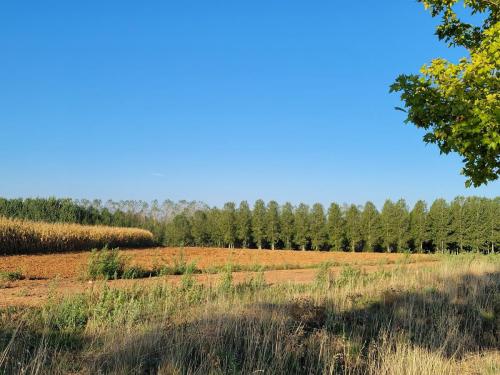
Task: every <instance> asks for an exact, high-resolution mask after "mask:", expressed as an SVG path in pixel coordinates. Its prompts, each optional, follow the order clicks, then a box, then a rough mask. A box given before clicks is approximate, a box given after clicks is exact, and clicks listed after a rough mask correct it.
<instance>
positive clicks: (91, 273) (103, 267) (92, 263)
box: [87, 247, 126, 280]
mask: <svg viewBox="0 0 500 375" xmlns="http://www.w3.org/2000/svg"><path fill="white" fill-rule="evenodd" d="M125 266H126V259H125V258H124V257H122V256H121V255H120V253H119V250H118V248H116V249H108V248H107V247H104V248H103V249H102V250H97V249H93V250H92V253H91V254H90V259H89V263H88V266H87V277H88V278H89V279H91V280H96V279H105V280H109V279H119V278H121V277H122V276H123V273H124V271H125Z"/></svg>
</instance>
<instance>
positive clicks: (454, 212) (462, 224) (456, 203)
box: [449, 197, 467, 252]
mask: <svg viewBox="0 0 500 375" xmlns="http://www.w3.org/2000/svg"><path fill="white" fill-rule="evenodd" d="M464 205H465V198H464V197H456V198H455V199H453V201H452V202H451V204H450V210H449V214H450V218H449V220H450V233H449V240H450V242H451V243H453V244H454V246H455V247H456V249H457V251H460V252H462V251H464V246H465V234H466V233H465V229H466V225H467V222H466V220H465V219H466V216H465V207H464Z"/></svg>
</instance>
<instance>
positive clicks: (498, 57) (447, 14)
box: [391, 0, 500, 186]
mask: <svg viewBox="0 0 500 375" xmlns="http://www.w3.org/2000/svg"><path fill="white" fill-rule="evenodd" d="M418 1H419V2H421V3H423V4H424V7H425V8H426V9H428V10H429V11H430V13H431V15H432V17H438V16H440V17H441V24H440V25H439V26H438V27H437V29H436V35H437V36H438V38H439V39H440V40H443V41H445V42H447V43H448V45H449V46H450V47H463V48H465V49H466V50H467V52H468V56H467V57H464V58H462V59H460V60H459V61H458V63H453V62H450V61H448V60H446V59H443V58H436V59H434V60H432V61H431V62H430V63H429V64H426V65H424V66H423V67H422V68H421V70H420V74H409V75H406V74H402V75H400V76H399V77H398V78H397V79H396V81H395V82H394V84H392V85H391V92H400V93H401V100H402V101H403V103H404V106H405V108H404V109H402V108H397V109H400V110H403V111H405V112H406V113H407V118H406V121H405V122H407V123H408V122H411V123H413V124H414V125H415V126H416V127H418V128H422V129H425V130H426V133H425V135H424V141H425V142H427V143H434V144H436V145H437V146H438V147H439V149H440V151H441V152H442V153H445V154H448V153H450V152H456V153H458V154H459V155H460V156H462V158H463V162H464V167H463V170H462V174H464V175H465V176H467V180H466V186H471V185H474V186H480V185H482V184H486V183H487V182H488V181H493V180H496V179H497V178H498V175H499V172H500V22H499V21H500V1H499V0H463V1H459V0H418ZM461 2H463V4H464V6H465V7H466V9H468V10H470V12H471V14H473V15H479V16H480V17H475V18H480V19H482V23H481V24H479V25H474V24H471V23H468V22H465V21H463V20H462V19H460V18H459V16H458V15H457V12H456V11H455V8H456V6H457V5H458V3H461Z"/></svg>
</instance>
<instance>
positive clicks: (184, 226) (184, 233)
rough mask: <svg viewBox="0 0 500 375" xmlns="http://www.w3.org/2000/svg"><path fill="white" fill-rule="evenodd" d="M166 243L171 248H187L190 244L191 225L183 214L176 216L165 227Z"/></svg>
mask: <svg viewBox="0 0 500 375" xmlns="http://www.w3.org/2000/svg"><path fill="white" fill-rule="evenodd" d="M166 231H167V234H166V237H167V239H168V243H169V244H170V245H172V246H188V245H190V244H191V223H190V222H189V219H188V218H187V217H186V215H185V214H184V213H182V214H178V215H176V216H175V217H174V219H173V220H172V221H171V222H170V223H169V224H168V225H167V228H166Z"/></svg>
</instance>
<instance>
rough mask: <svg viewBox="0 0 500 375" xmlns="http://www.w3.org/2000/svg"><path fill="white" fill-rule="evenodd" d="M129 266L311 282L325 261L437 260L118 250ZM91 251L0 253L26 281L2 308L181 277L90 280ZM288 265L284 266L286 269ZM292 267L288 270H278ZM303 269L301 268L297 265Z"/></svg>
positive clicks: (335, 264)
mask: <svg viewBox="0 0 500 375" xmlns="http://www.w3.org/2000/svg"><path fill="white" fill-rule="evenodd" d="M121 253H122V254H123V255H125V256H126V257H127V258H128V259H129V262H130V264H135V265H140V266H141V267H144V268H152V267H153V266H154V265H155V263H156V264H158V263H159V264H172V263H173V262H174V261H175V259H179V258H180V257H183V258H184V260H185V261H187V262H195V263H196V266H197V267H198V268H199V269H201V270H208V269H209V268H210V267H216V266H223V265H226V264H233V265H242V266H253V265H263V266H266V267H267V268H268V269H270V270H268V271H265V272H264V279H265V281H266V282H267V283H270V284H273V283H280V282H295V283H305V282H310V281H312V280H314V276H315V274H316V272H317V270H316V269H312V268H306V267H314V266H315V265H318V264H320V263H323V262H330V263H331V264H332V268H331V270H332V272H333V273H338V272H340V271H341V269H342V267H343V266H345V265H351V266H357V267H359V268H360V269H362V270H363V271H365V272H373V271H376V270H380V269H390V268H393V267H396V266H398V265H399V264H401V263H403V262H404V263H407V264H406V265H405V267H420V266H425V265H427V266H428V265H431V264H432V263H433V262H435V261H436V258H435V257H433V256H432V255H425V254H415V255H411V256H410V257H409V259H408V258H405V255H403V254H386V253H383V254H382V253H346V252H313V251H307V252H301V251H285V250H275V251H270V250H239V249H238V250H236V249H217V248H185V249H180V248H166V247H162V248H151V249H132V250H123V251H121ZM89 256H90V252H88V251H87V252H74V253H62V254H60V253H59V254H40V255H13V256H3V257H0V270H1V271H7V272H13V271H20V272H21V273H22V274H23V276H24V277H25V279H24V280H18V281H10V282H4V283H3V284H2V285H0V306H10V305H39V304H41V303H43V302H44V301H46V300H47V299H48V297H49V296H50V295H67V294H73V293H78V292H82V291H85V290H89V289H92V288H100V287H102V285H103V284H105V283H106V284H108V285H110V286H114V287H130V286H132V285H140V286H141V287H142V286H144V287H146V286H149V285H154V284H156V283H158V282H173V283H175V282H178V281H179V280H180V276H164V277H154V278H147V279H139V280H111V281H106V282H88V281H86V280H84V278H83V275H84V272H85V268H86V265H87V262H88V258H89ZM285 266H286V267H285ZM273 267H276V268H290V269H276V270H272V268H273ZM299 268H302V269H299ZM256 275H257V273H255V272H235V273H234V282H236V283H238V282H243V281H245V280H248V279H249V278H251V277H255V276H256ZM195 277H196V278H197V280H198V281H199V282H202V283H204V284H212V283H215V282H217V280H218V279H219V277H220V276H219V275H217V274H199V275H196V276H195Z"/></svg>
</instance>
